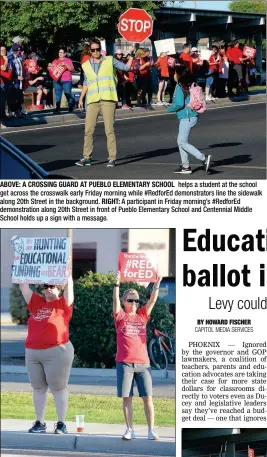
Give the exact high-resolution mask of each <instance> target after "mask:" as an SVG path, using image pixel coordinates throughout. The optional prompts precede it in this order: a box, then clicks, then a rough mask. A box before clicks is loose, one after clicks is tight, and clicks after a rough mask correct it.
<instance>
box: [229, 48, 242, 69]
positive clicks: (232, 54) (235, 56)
mask: <svg viewBox="0 0 267 457" xmlns="http://www.w3.org/2000/svg"><path fill="white" fill-rule="evenodd" d="M227 55H228V58H229V60H230V62H232V63H234V64H236V65H237V64H239V65H240V64H241V63H242V62H240V60H239V57H240V58H242V57H243V51H241V49H240V48H231V46H229V47H228V48H227Z"/></svg>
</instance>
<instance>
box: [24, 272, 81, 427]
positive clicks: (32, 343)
mask: <svg viewBox="0 0 267 457" xmlns="http://www.w3.org/2000/svg"><path fill="white" fill-rule="evenodd" d="M20 290H21V293H22V295H23V297H24V300H25V301H26V303H27V309H28V310H29V312H30V317H29V320H28V336H27V339H26V342H25V347H26V355H25V360H26V368H27V372H28V376H29V379H30V383H31V386H32V388H33V403H34V408H35V413H36V421H35V422H34V424H33V426H32V427H31V428H30V430H29V432H30V433H45V432H46V424H45V422H44V415H45V409H46V404H47V399H48V388H50V390H51V392H52V395H53V397H54V401H55V406H56V411H57V416H58V422H57V424H56V426H55V430H54V433H56V434H63V433H67V428H66V425H65V416H66V413H67V409H68V390H67V385H68V380H69V375H70V370H71V366H72V361H73V358H74V349H73V346H72V343H71V342H70V341H69V321H70V318H71V315H72V305H73V301H74V295H73V281H72V278H70V277H69V279H68V282H67V284H66V286H65V288H64V292H63V294H62V295H61V292H62V286H56V285H50V284H44V285H43V290H42V291H43V296H40V295H38V294H36V293H34V292H32V290H31V289H30V287H29V285H28V284H21V285H20Z"/></svg>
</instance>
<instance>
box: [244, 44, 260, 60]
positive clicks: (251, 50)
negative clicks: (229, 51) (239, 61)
mask: <svg viewBox="0 0 267 457" xmlns="http://www.w3.org/2000/svg"><path fill="white" fill-rule="evenodd" d="M256 52H257V51H256V49H254V48H250V47H249V46H245V47H244V49H243V55H244V56H245V57H249V58H250V59H254V57H255V55H256Z"/></svg>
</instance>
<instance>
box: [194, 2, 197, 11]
mask: <svg viewBox="0 0 267 457" xmlns="http://www.w3.org/2000/svg"><path fill="white" fill-rule="evenodd" d="M194 5H195V9H197V0H194Z"/></svg>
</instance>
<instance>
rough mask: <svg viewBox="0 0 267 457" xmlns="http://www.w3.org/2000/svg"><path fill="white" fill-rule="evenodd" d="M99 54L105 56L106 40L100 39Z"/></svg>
mask: <svg viewBox="0 0 267 457" xmlns="http://www.w3.org/2000/svg"><path fill="white" fill-rule="evenodd" d="M100 43H101V54H102V56H105V55H106V54H107V47H106V40H101V41H100Z"/></svg>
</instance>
